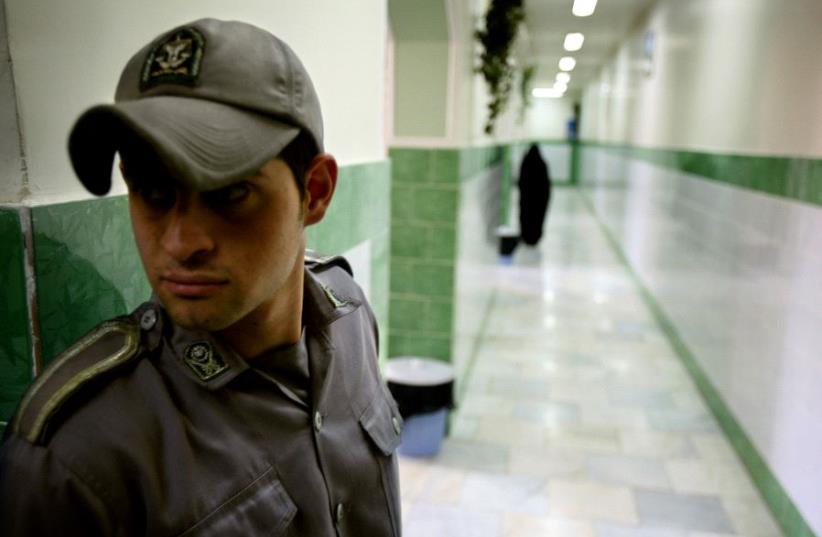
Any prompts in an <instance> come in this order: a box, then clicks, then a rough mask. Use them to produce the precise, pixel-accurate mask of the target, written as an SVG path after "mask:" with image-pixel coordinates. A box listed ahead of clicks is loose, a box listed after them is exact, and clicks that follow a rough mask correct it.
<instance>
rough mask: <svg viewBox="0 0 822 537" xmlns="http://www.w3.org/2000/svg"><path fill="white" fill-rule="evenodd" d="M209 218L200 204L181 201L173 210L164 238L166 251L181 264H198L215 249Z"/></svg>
mask: <svg viewBox="0 0 822 537" xmlns="http://www.w3.org/2000/svg"><path fill="white" fill-rule="evenodd" d="M207 224H208V217H207V215H206V214H203V210H202V208H201V207H199V206H198V204H197V203H196V202H195V203H191V201H190V200H184V201H183V200H181V202H178V203H177V204H176V205H175V207H174V208H173V209H172V210H171V212H170V214H169V220H168V225H167V226H166V228H165V232H164V233H163V238H162V246H163V248H164V249H165V251H166V252H167V253H168V254H169V255H170V256H171V257H172V258H174V260H175V261H177V262H179V263H186V262H196V261H197V260H200V259H202V258H204V257H207V256H208V255H209V254H210V253H211V252H212V251H213V250H214V248H215V246H216V244H215V241H214V238H213V237H212V236H211V233H210V232H209V229H208V225H207Z"/></svg>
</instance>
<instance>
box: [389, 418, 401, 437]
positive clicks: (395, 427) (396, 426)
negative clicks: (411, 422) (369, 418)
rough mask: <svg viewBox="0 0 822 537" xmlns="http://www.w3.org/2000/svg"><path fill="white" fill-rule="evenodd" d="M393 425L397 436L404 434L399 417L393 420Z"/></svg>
mask: <svg viewBox="0 0 822 537" xmlns="http://www.w3.org/2000/svg"><path fill="white" fill-rule="evenodd" d="M391 423H393V424H394V430H395V431H397V434H400V433H402V427H400V420H398V419H397V416H394V417H393V418H391Z"/></svg>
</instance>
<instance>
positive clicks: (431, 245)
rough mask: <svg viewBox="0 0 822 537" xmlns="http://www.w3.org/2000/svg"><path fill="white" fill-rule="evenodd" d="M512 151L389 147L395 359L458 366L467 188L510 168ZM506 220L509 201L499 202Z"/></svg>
mask: <svg viewBox="0 0 822 537" xmlns="http://www.w3.org/2000/svg"><path fill="white" fill-rule="evenodd" d="M508 150H509V149H508V146H503V145H490V146H469V147H462V148H437V147H414V148H410V147H390V148H389V151H388V155H389V158H390V159H391V167H392V184H391V208H392V211H391V270H390V271H391V277H390V287H389V289H390V292H389V296H390V304H391V305H390V308H389V310H390V311H389V329H390V339H389V355H390V356H408V355H414V356H425V357H430V358H435V359H439V360H443V361H451V360H452V359H453V356H452V351H453V349H452V343H453V335H454V334H453V332H454V289H455V275H456V260H457V252H458V244H457V238H458V236H459V230H458V229H457V228H458V223H459V207H460V196H461V195H462V187H463V185H464V184H465V183H466V182H467V181H470V180H471V179H472V178H473V177H476V176H477V174H479V173H482V172H484V171H485V170H488V169H490V168H492V167H494V166H503V170H502V171H503V175H502V183H503V184H502V185H500V186H501V191H502V192H507V190H508V188H509V186H508V185H507V184H505V183H506V182H509V181H510V175H509V174H507V173H506V172H507V170H506V169H505V165H506V163H507V159H506V155H507V153H508ZM500 201H501V202H502V203H501V204H500V205H501V207H500V213H502V214H506V213H507V210H508V207H507V201H508V199H507V196H503V199H501V200H500Z"/></svg>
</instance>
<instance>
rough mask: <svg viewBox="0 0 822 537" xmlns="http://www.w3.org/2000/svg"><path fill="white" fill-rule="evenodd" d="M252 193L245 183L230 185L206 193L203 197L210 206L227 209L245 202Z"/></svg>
mask: <svg viewBox="0 0 822 537" xmlns="http://www.w3.org/2000/svg"><path fill="white" fill-rule="evenodd" d="M250 193H251V189H249V188H248V185H247V184H245V183H237V184H233V185H229V186H227V187H225V188H220V189H218V190H212V191H210V192H205V193H204V194H203V197H204V198H205V199H206V200H207V201H208V203H209V204H211V205H213V206H217V207H226V206H231V205H236V204H239V203H241V202H243V201H244V200H245V199H246V198H247V197H248V195H249V194H250Z"/></svg>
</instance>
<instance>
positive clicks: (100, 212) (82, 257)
mask: <svg viewBox="0 0 822 537" xmlns="http://www.w3.org/2000/svg"><path fill="white" fill-rule="evenodd" d="M32 229H33V232H34V252H35V271H36V272H35V275H36V278H37V305H38V314H39V320H40V331H41V337H40V342H41V346H42V353H43V363H44V364H48V363H49V361H50V360H52V359H53V358H54V357H55V356H57V355H58V354H59V353H60V352H62V351H63V349H65V348H66V347H68V346H69V345H70V344H71V343H72V342H73V341H75V340H76V339H77V338H79V337H80V336H82V335H83V334H85V333H86V332H88V331H89V330H91V329H92V328H94V326H96V325H97V324H98V323H100V321H102V320H104V319H108V318H110V317H113V316H116V315H122V314H124V313H127V312H128V311H130V310H132V309H133V308H135V307H137V306H138V305H139V304H140V303H142V302H144V301H145V300H146V299H148V297H149V296H150V294H151V291H150V289H149V286H148V282H147V280H146V278H145V275H144V273H143V268H142V265H141V263H140V258H139V256H138V254H137V249H136V247H135V245H134V239H133V238H132V234H131V221H130V219H129V216H128V201H127V199H126V197H125V196H116V197H111V198H100V199H92V200H85V201H77V202H71V203H62V204H58V205H44V206H39V207H35V208H33V209H32Z"/></svg>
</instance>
